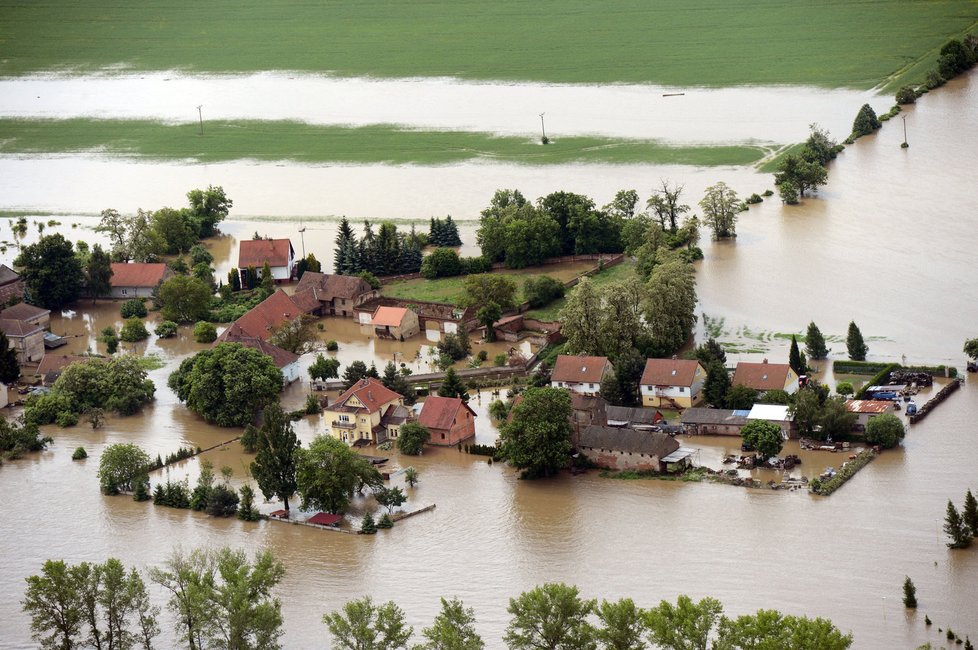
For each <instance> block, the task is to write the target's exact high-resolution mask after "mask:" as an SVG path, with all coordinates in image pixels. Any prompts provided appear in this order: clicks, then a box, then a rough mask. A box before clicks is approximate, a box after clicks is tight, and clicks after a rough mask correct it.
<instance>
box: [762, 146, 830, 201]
mask: <svg viewBox="0 0 978 650" xmlns="http://www.w3.org/2000/svg"><path fill="white" fill-rule="evenodd" d="M828 179H829V173H828V171H827V170H826V169H825V167H824V165H822V163H820V162H818V161H817V160H807V159H806V158H805V157H803V156H800V155H796V154H788V155H787V156H785V157H784V158H783V159H782V160H781V164H780V165H779V166H778V171H777V173H775V174H774V182H775V184H777V185H784V184H786V183H790V185H791V187H792V188H794V189H795V190H797V192H798V194H799V195H800V196H805V192H807V191H809V190H815V189H817V188H818V186H819V185H825V183H827V182H828ZM782 198H785V197H784V195H782ZM785 202H786V203H792V201H788V200H786V201H785Z"/></svg>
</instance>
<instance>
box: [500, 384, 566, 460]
mask: <svg viewBox="0 0 978 650" xmlns="http://www.w3.org/2000/svg"><path fill="white" fill-rule="evenodd" d="M570 416H571V403H570V395H569V394H568V392H567V391H566V390H562V389H559V388H530V389H528V390H527V391H526V392H525V393H523V400H522V401H521V402H520V403H519V404H517V405H516V406H515V407H514V408H513V410H512V419H511V420H510V421H509V422H507V423H506V424H504V425H503V427H502V429H501V430H500V435H499V441H500V442H499V444H500V447H501V449H502V454H503V456H505V457H506V459H507V460H508V461H509V462H510V464H512V465H513V467H516V468H518V469H522V470H524V472H523V475H524V476H525V477H527V478H535V477H538V476H550V475H552V474H555V473H557V472H558V471H559V470H560V469H562V468H563V467H565V466H566V465H567V462H568V460H569V459H570V452H571V448H572V447H571V442H570V435H571V425H570Z"/></svg>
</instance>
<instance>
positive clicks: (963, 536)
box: [944, 499, 971, 548]
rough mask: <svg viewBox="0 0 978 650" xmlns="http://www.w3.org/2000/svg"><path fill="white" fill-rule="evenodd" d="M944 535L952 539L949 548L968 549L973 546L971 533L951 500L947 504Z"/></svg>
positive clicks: (948, 543)
mask: <svg viewBox="0 0 978 650" xmlns="http://www.w3.org/2000/svg"><path fill="white" fill-rule="evenodd" d="M944 534H945V535H947V536H948V538H949V539H950V541H949V542H947V547H948V548H968V547H969V546H971V531H970V530H969V529H968V526H967V524H965V523H964V522H963V521H962V520H961V515H960V514H959V513H958V509H957V508H955V507H954V502H952V501H951V500H950V499H949V500H948V502H947V514H946V515H945V517H944Z"/></svg>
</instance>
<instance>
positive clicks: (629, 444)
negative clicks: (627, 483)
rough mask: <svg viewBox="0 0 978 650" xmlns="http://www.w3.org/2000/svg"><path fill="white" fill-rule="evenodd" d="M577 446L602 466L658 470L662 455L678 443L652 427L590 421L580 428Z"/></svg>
mask: <svg viewBox="0 0 978 650" xmlns="http://www.w3.org/2000/svg"><path fill="white" fill-rule="evenodd" d="M577 448H578V451H580V452H581V453H582V454H584V456H586V457H587V458H588V459H589V460H590V461H591V462H593V463H594V464H595V465H597V466H598V467H602V468H605V469H615V470H626V469H630V470H639V471H652V472H662V471H665V469H666V467H665V464H664V463H663V462H662V459H663V458H665V457H667V456H668V455H669V454H672V453H673V452H676V451H679V448H680V447H679V443H678V442H676V439H675V438H673V437H671V436H669V435H666V434H664V433H659V432H656V431H637V430H635V429H620V428H615V427H603V426H599V425H591V426H589V427H587V428H586V429H584V431H582V432H581V435H580V441H579V444H578V447H577Z"/></svg>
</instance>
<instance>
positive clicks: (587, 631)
mask: <svg viewBox="0 0 978 650" xmlns="http://www.w3.org/2000/svg"><path fill="white" fill-rule="evenodd" d="M594 607H595V601H593V600H585V599H583V598H581V597H580V595H579V593H578V591H577V587H573V586H568V585H565V584H563V583H548V584H545V585H542V586H539V587H535V588H534V589H531V590H530V591H525V592H523V593H522V594H520V596H519V597H518V598H510V599H509V607H507V608H506V611H508V612H509V613H510V614H511V615H512V618H511V619H510V622H509V625H508V626H507V628H506V635H505V636H504V637H503V640H504V641H505V642H506V646H507V647H508V648H510V650H591V649H593V648H594V647H595V643H594V627H593V626H592V625H591V624H590V623H589V622H588V620H587V618H588V616H589V615H590V614H591V613H592V612H593V611H594Z"/></svg>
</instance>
